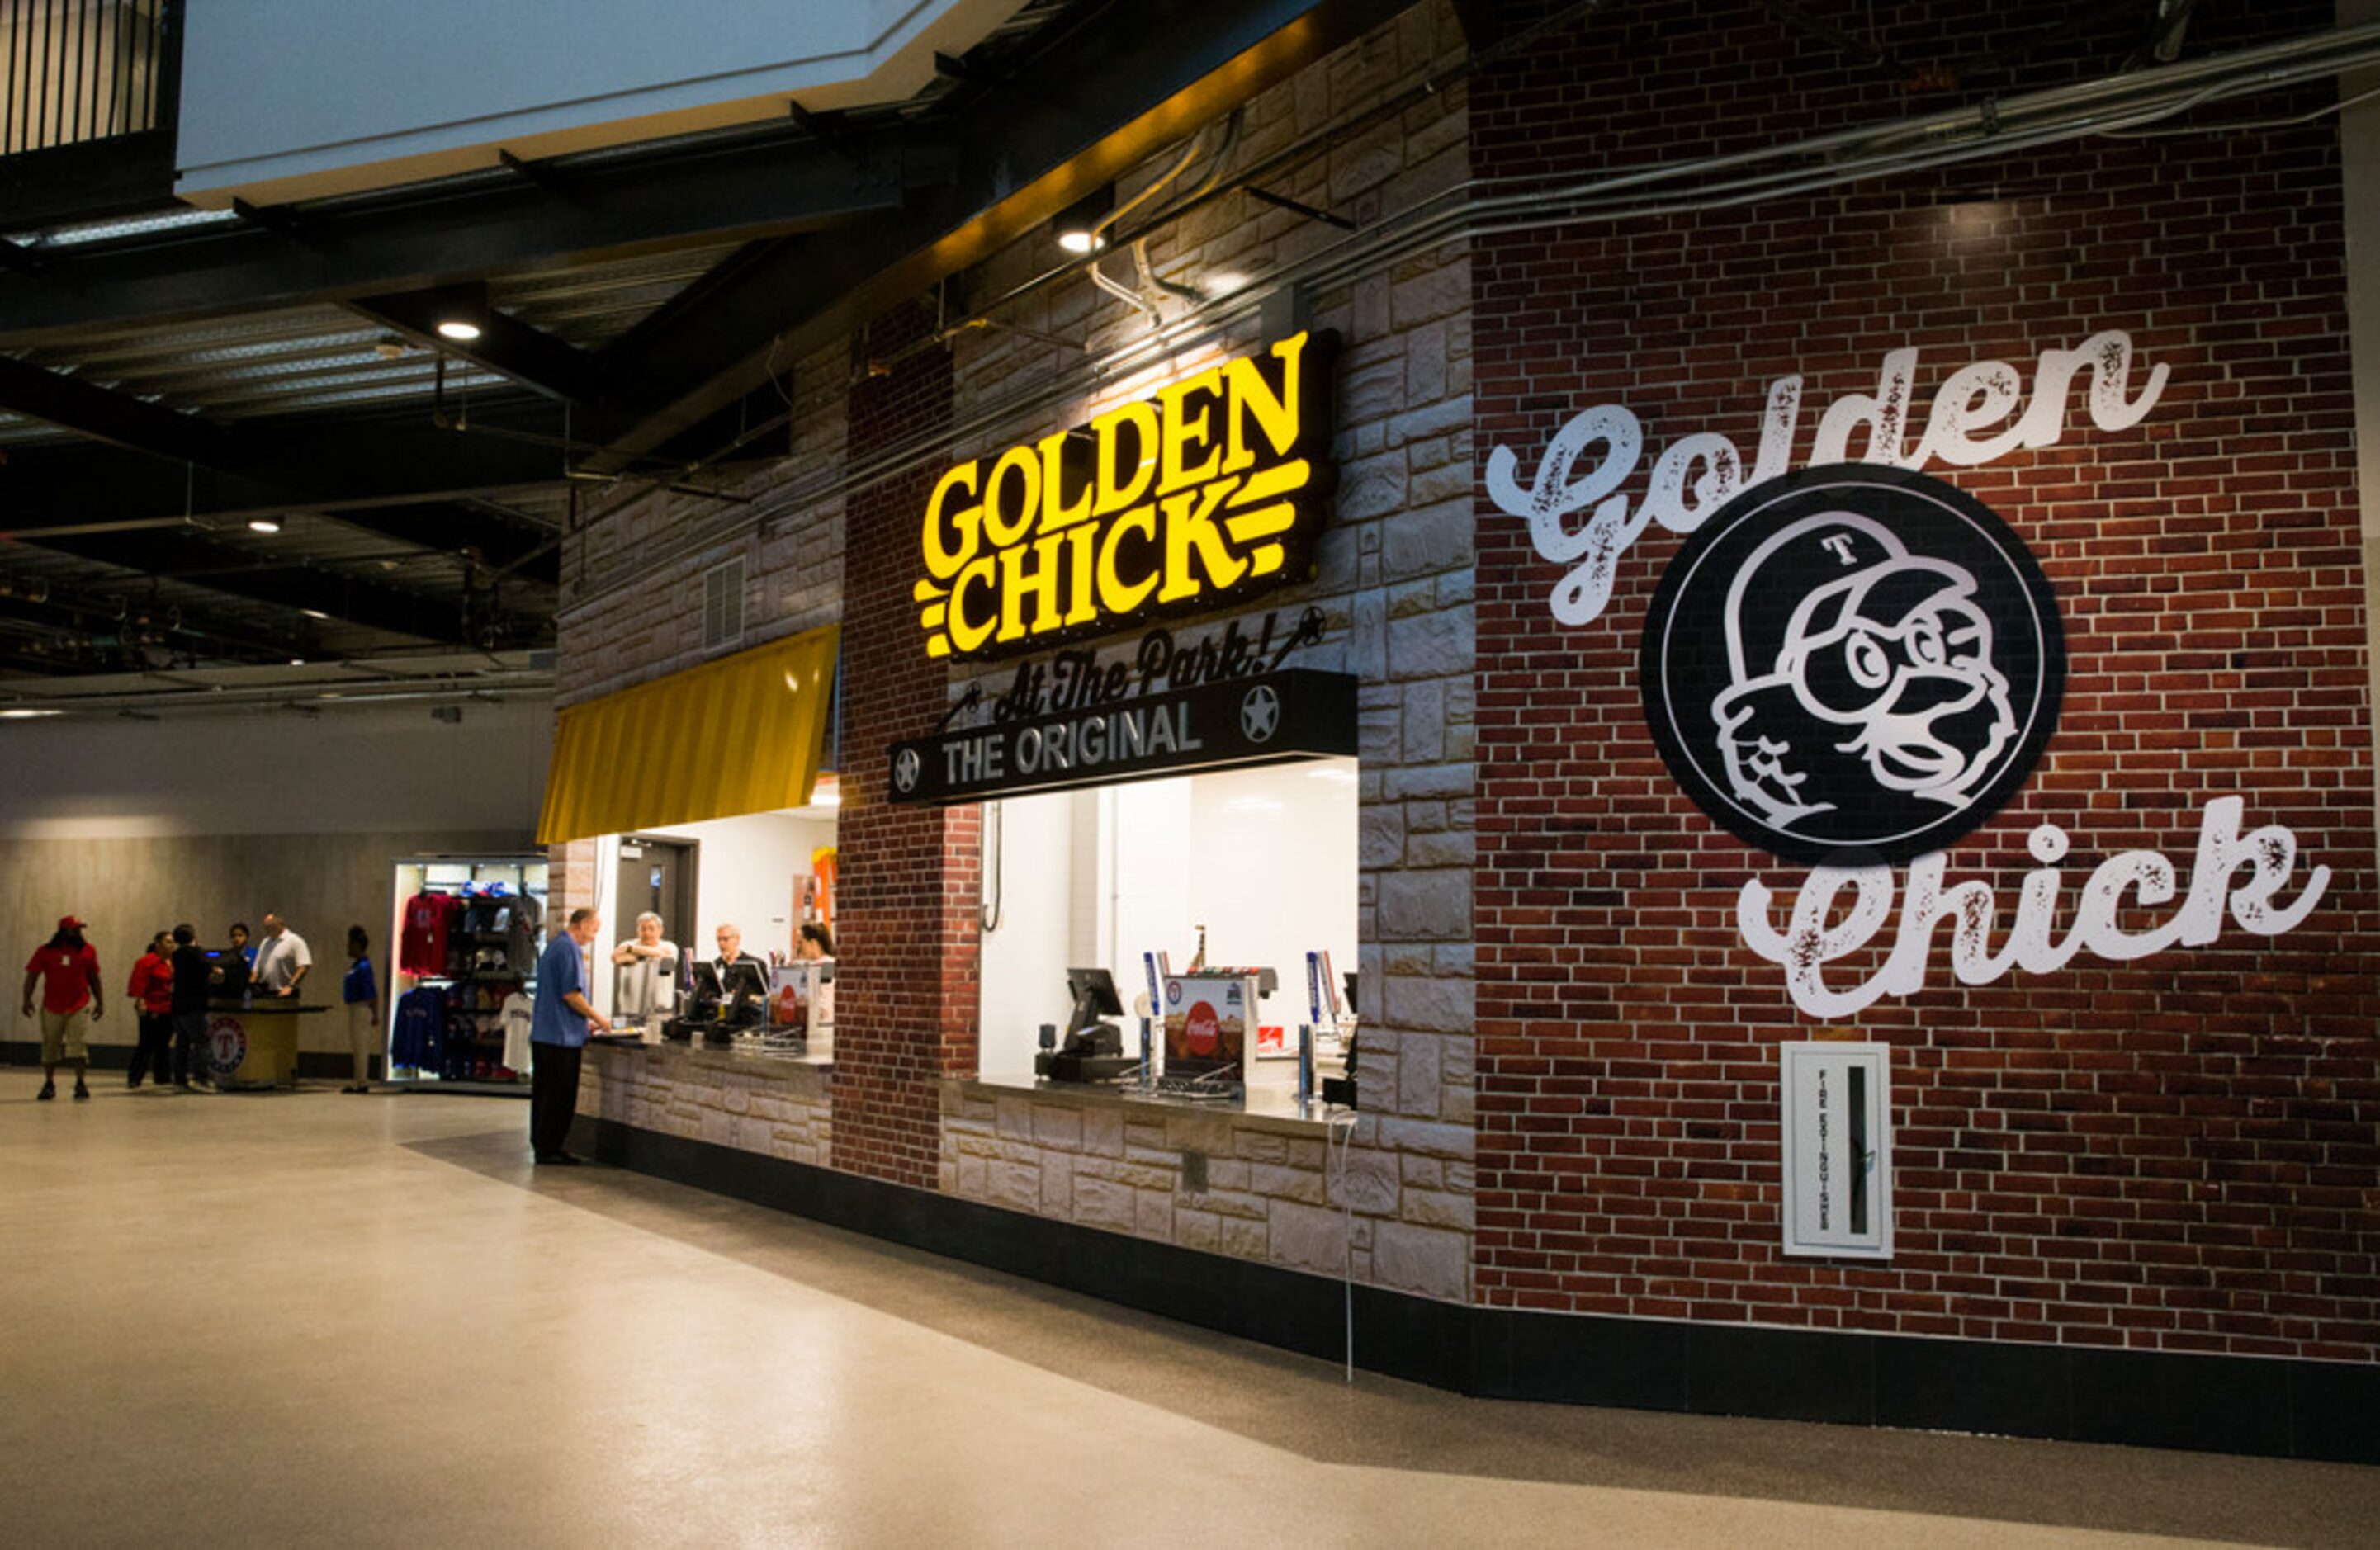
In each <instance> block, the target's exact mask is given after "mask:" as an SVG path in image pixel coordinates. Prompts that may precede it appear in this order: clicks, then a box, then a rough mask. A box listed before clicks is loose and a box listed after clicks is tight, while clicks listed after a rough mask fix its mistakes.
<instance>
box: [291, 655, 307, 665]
mask: <svg viewBox="0 0 2380 1550" xmlns="http://www.w3.org/2000/svg"><path fill="white" fill-rule="evenodd" d="M289 665H290V666H291V667H304V666H305V665H306V659H305V658H303V657H292V658H290V659H289Z"/></svg>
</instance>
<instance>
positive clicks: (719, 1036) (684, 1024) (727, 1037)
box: [662, 960, 769, 1044]
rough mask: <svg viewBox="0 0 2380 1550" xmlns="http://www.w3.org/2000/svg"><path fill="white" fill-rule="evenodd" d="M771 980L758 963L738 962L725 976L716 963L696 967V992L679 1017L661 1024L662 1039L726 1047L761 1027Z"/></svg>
mask: <svg viewBox="0 0 2380 1550" xmlns="http://www.w3.org/2000/svg"><path fill="white" fill-rule="evenodd" d="M768 999H769V981H768V976H767V975H766V974H765V973H764V972H763V971H762V969H761V966H760V965H759V964H758V963H748V962H745V961H742V960H738V961H737V962H735V963H730V964H728V965H727V973H726V974H725V975H721V974H720V972H719V965H717V964H716V963H696V964H695V965H694V991H693V993H692V994H691V995H689V996H688V997H687V998H686V1008H685V1010H684V1011H683V1012H681V1013H680V1014H679V1015H678V1016H676V1017H673V1018H671V1019H670V1020H669V1021H668V1022H667V1023H663V1024H662V1037H663V1038H666V1039H675V1040H677V1041H678V1042H680V1043H690V1042H692V1040H693V1039H694V1037H695V1035H697V1034H699V1035H702V1042H703V1043H705V1044H727V1043H730V1042H732V1041H733V1040H734V1039H735V1035H737V1034H739V1033H742V1032H744V1031H745V1030H747V1029H749V1028H757V1027H759V1025H760V1023H761V1022H762V1020H763V1018H764V1016H765V1015H766V1011H767V1004H768Z"/></svg>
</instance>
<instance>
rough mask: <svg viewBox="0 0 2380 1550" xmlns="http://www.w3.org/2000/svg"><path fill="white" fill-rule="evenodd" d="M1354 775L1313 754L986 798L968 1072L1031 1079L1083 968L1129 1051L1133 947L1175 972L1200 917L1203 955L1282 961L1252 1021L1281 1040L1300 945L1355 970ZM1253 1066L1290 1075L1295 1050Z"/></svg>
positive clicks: (1137, 1008)
mask: <svg viewBox="0 0 2380 1550" xmlns="http://www.w3.org/2000/svg"><path fill="white" fill-rule="evenodd" d="M1356 779H1357V777H1356V761H1355V760H1354V759H1352V758H1317V759H1305V760H1300V761H1296V762H1293V763H1287V764H1278V765H1269V766H1267V767H1264V768H1262V769H1233V770H1223V771H1218V772H1215V773H1211V774H1200V775H1187V776H1179V777H1175V778H1173V779H1171V780H1160V781H1133V782H1129V783H1125V784H1121V785H1110V786H1099V787H1093V788H1089V789H1086V790H1078V791H1067V792H1052V793H1046V794H1043V795H1038V796H1023V797H1011V798H1007V799H1005V800H1003V801H999V802H991V803H987V804H985V805H984V811H983V845H984V872H983V889H984V894H983V899H984V930H983V963H982V975H981V987H982V989H981V996H982V1000H981V1004H980V1007H979V1015H980V1023H979V1026H980V1028H981V1046H980V1054H979V1057H978V1059H979V1062H980V1070H981V1073H982V1074H983V1075H985V1076H990V1077H1002V1078H1006V1077H1016V1076H1022V1077H1024V1078H1026V1079H1027V1080H1029V1078H1030V1073H1031V1072H1032V1071H1033V1057H1034V1054H1035V1052H1036V1050H1037V1049H1038V1047H1039V1038H1040V1029H1041V1025H1042V1024H1043V1023H1052V1024H1055V1025H1056V1026H1057V1027H1058V1028H1060V1029H1063V1028H1064V1027H1065V1026H1066V1023H1067V1019H1068V1015H1069V1013H1070V1012H1071V1011H1072V1010H1073V1007H1074V1000H1075V992H1074V989H1073V988H1071V987H1070V984H1069V980H1068V977H1067V976H1068V974H1069V972H1070V971H1075V970H1081V969H1105V970H1107V971H1109V972H1110V973H1111V975H1113V976H1114V981H1115V986H1116V989H1117V991H1118V993H1119V996H1120V998H1121V1000H1122V1002H1123V1007H1124V1012H1125V1015H1124V1017H1123V1027H1124V1030H1125V1038H1124V1042H1125V1048H1126V1051H1127V1052H1129V1053H1134V1054H1137V1053H1139V1048H1140V1046H1139V1039H1140V1018H1141V1017H1142V1016H1143V1015H1145V1014H1146V1012H1147V1004H1146V1003H1147V975H1146V973H1145V972H1144V970H1143V967H1142V955H1143V954H1144V953H1150V952H1156V953H1163V954H1166V955H1167V956H1168V958H1169V959H1170V961H1171V963H1172V968H1173V969H1174V971H1175V972H1176V973H1180V972H1184V971H1185V970H1187V969H1188V967H1189V966H1190V963H1191V961H1192V959H1193V958H1194V957H1195V956H1196V953H1197V951H1198V947H1199V939H1200V933H1201V931H1202V929H1203V931H1204V934H1205V941H1206V961H1207V964H1208V967H1210V968H1215V969H1223V968H1233V969H1240V968H1245V969H1272V970H1274V971H1276V972H1277V974H1278V975H1279V980H1280V987H1279V988H1278V989H1277V990H1276V991H1275V992H1274V993H1273V994H1271V995H1270V996H1268V997H1266V998H1264V999H1263V1000H1262V1001H1261V1002H1260V1004H1259V1005H1258V1007H1257V1022H1258V1023H1259V1025H1260V1026H1268V1027H1279V1028H1281V1029H1282V1030H1283V1032H1284V1033H1285V1035H1287V1037H1286V1040H1285V1043H1286V1047H1288V1048H1289V1049H1290V1050H1292V1051H1294V1050H1295V1048H1296V1029H1297V1025H1298V1024H1299V1023H1305V1022H1309V1021H1311V1019H1310V1017H1309V1015H1308V1012H1307V1008H1306V992H1305V956H1306V954H1307V953H1309V952H1327V953H1329V954H1330V960H1331V963H1332V964H1333V965H1334V967H1335V968H1336V969H1337V970H1338V971H1339V972H1341V973H1342V974H1343V973H1346V972H1350V971H1353V970H1354V967H1355V951H1356V903H1355V894H1356V830H1357V800H1356ZM1255 1079H1256V1080H1257V1082H1259V1083H1264V1082H1268V1081H1277V1082H1278V1083H1280V1084H1281V1085H1283V1086H1293V1085H1294V1083H1295V1080H1296V1071H1295V1061H1294V1060H1289V1061H1283V1062H1270V1063H1267V1062H1259V1063H1258V1065H1257V1072H1256V1078H1255Z"/></svg>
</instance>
